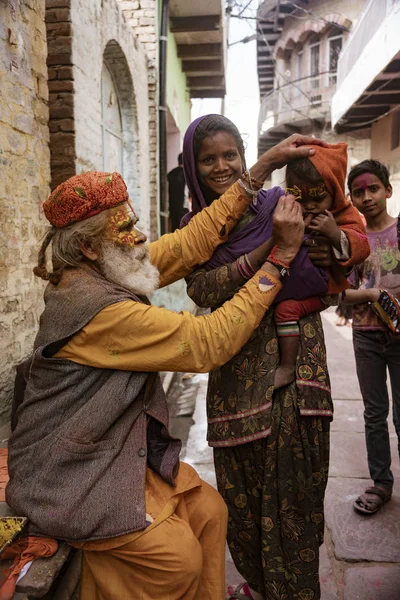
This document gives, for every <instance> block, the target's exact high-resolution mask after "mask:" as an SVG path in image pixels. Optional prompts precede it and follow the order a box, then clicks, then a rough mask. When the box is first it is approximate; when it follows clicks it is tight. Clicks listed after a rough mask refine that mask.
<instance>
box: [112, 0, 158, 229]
mask: <svg viewBox="0 0 400 600" xmlns="http://www.w3.org/2000/svg"><path fill="white" fill-rule="evenodd" d="M117 1H118V4H119V5H120V7H121V10H122V12H123V14H124V17H125V19H126V22H127V23H128V24H129V25H130V26H131V27H132V28H133V29H134V31H135V34H136V35H137V37H138V39H139V42H140V44H141V45H142V46H143V48H144V50H145V52H146V55H147V61H148V88H147V91H148V103H149V131H148V136H149V161H150V179H149V185H150V188H149V199H150V235H151V239H153V240H154V239H156V238H157V237H158V233H159V231H158V213H159V206H158V166H157V165H158V152H157V147H158V126H157V125H158V114H157V108H158V83H157V82H158V78H157V70H158V42H157V40H158V20H157V1H156V0H117Z"/></svg>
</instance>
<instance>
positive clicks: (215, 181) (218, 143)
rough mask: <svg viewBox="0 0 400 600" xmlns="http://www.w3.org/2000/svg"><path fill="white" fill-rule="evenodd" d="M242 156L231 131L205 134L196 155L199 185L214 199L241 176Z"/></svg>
mask: <svg viewBox="0 0 400 600" xmlns="http://www.w3.org/2000/svg"><path fill="white" fill-rule="evenodd" d="M243 165H244V157H242V156H241V155H240V153H239V150H238V147H237V143H236V140H235V138H234V136H233V135H232V134H231V133H228V132H226V131H217V132H216V133H215V134H214V135H212V134H211V135H207V137H206V138H205V139H204V140H203V142H202V144H201V147H200V151H199V153H198V155H197V161H196V167H197V171H198V174H199V179H200V185H201V186H202V187H204V188H205V189H206V190H208V193H207V196H214V197H213V198H212V199H211V201H212V200H215V199H216V198H218V197H219V196H221V195H222V194H223V193H224V192H226V190H227V189H229V188H230V187H231V185H233V184H234V183H235V181H237V180H238V178H239V177H240V176H241V174H242V171H243Z"/></svg>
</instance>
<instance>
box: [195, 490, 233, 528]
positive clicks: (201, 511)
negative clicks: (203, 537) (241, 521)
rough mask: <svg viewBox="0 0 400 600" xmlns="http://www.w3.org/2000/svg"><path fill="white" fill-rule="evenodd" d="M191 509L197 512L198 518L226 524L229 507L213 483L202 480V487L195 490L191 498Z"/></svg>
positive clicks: (208, 521)
mask: <svg viewBox="0 0 400 600" xmlns="http://www.w3.org/2000/svg"><path fill="white" fill-rule="evenodd" d="M190 507H191V508H190V511H191V512H192V513H193V510H194V511H195V514H196V520H200V521H204V522H207V523H210V522H211V523H215V524H219V525H223V526H224V527H225V526H226V524H227V522H228V509H227V507H226V504H225V502H224V500H223V498H222V496H221V495H220V494H219V492H217V490H216V489H214V488H213V487H212V486H211V485H209V484H208V483H206V482H205V481H202V486H201V488H197V489H196V490H193V493H192V495H191V498H190Z"/></svg>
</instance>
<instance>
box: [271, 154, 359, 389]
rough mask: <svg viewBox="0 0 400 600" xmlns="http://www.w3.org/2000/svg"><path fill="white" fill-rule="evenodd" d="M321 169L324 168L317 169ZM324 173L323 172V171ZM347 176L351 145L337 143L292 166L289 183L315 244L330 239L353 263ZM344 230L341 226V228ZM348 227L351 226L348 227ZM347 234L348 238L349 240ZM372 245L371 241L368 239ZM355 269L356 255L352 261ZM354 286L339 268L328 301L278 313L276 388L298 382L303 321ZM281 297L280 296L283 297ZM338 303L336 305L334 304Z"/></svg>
mask: <svg viewBox="0 0 400 600" xmlns="http://www.w3.org/2000/svg"><path fill="white" fill-rule="evenodd" d="M317 167H318V168H317ZM318 169H320V170H318ZM345 176H346V146H345V144H336V145H331V146H329V149H324V151H323V152H322V153H317V154H316V156H315V157H313V158H312V159H302V160H298V161H294V162H292V163H290V164H289V165H288V166H287V169H286V184H287V186H288V187H287V189H286V191H287V192H288V193H291V194H293V195H294V196H295V197H296V199H297V201H298V202H299V203H300V204H301V206H302V209H303V215H304V220H305V223H306V233H307V234H309V238H310V242H309V243H310V244H311V245H313V244H314V243H315V244H317V240H316V237H315V236H323V237H325V238H326V239H328V240H329V242H330V243H331V245H332V248H333V252H334V254H335V258H336V259H337V261H338V262H339V264H340V262H342V264H344V263H346V264H349V258H350V241H349V238H348V235H352V234H353V235H354V231H353V232H351V233H350V232H349V230H348V226H349V225H350V223H354V220H355V219H356V215H355V211H354V208H353V207H352V206H351V204H350V201H349V200H348V199H347V198H346V197H345V195H344V185H345ZM339 225H340V226H339ZM346 226H347V227H346ZM346 231H347V235H346ZM365 241H366V240H365ZM352 259H353V260H352V261H351V262H352V264H354V256H352ZM347 287H348V283H347V281H346V280H345V278H344V277H343V276H340V273H339V272H338V269H337V267H336V268H335V269H334V270H333V271H332V270H331V273H330V280H329V282H327V286H326V294H327V295H326V296H322V295H318V296H311V297H309V298H305V299H304V300H286V301H283V302H281V303H280V304H278V306H277V307H276V309H275V322H276V325H277V335H278V341H279V349H280V365H279V367H278V368H277V370H276V374H275V388H279V387H282V386H284V385H287V384H288V383H290V382H291V381H293V379H294V377H295V365H296V358H297V353H298V341H299V335H300V330H299V324H298V322H299V320H300V319H301V318H302V317H304V316H305V315H307V314H310V313H311V312H315V311H322V310H324V309H325V308H327V306H329V304H331V303H335V301H336V303H337V297H336V296H335V297H334V298H333V299H332V297H331V296H330V295H331V294H335V295H336V294H337V293H338V292H340V291H343V290H345V289H346V288H347ZM278 298H279V297H278ZM332 300H333V301H332Z"/></svg>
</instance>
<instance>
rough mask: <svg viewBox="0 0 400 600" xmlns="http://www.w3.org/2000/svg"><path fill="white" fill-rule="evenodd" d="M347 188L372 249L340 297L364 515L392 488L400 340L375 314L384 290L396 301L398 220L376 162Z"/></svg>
mask: <svg viewBox="0 0 400 600" xmlns="http://www.w3.org/2000/svg"><path fill="white" fill-rule="evenodd" d="M348 187H349V191H350V194H351V197H352V200H353V203H354V205H355V206H356V208H358V210H359V211H360V212H361V213H362V214H363V215H364V216H365V219H366V222H367V236H368V240H369V243H370V247H371V254H370V256H369V258H368V259H367V260H366V261H365V262H364V263H363V264H362V265H359V266H358V267H355V269H354V271H353V273H352V276H351V282H352V284H354V287H356V288H358V289H353V290H348V291H347V292H345V293H344V298H343V299H344V302H345V303H346V304H353V305H354V308H353V344H354V353H355V358H356V366H357V376H358V381H359V384H360V389H361V394H362V398H363V402H364V407H365V411H364V421H365V436H366V444H367V454H368V467H369V472H370V476H371V479H372V480H373V482H374V485H373V487H369V488H367V489H366V490H365V492H364V494H362V495H361V496H359V497H358V498H357V499H356V500H355V502H354V508H355V509H356V510H357V511H358V512H361V513H364V514H373V513H376V512H377V511H378V510H379V509H380V508H381V507H382V506H383V505H384V504H385V502H387V501H388V500H390V498H391V495H392V488H393V474H392V471H391V470H390V463H391V456H390V443H389V432H388V424H387V417H388V413H389V397H388V390H387V385H386V369H387V368H388V369H389V374H390V382H391V386H392V395H393V421H394V425H395V429H396V433H397V436H398V438H399V437H400V336H398V335H395V334H393V333H392V332H391V331H390V329H389V328H388V327H387V326H386V325H385V323H384V322H383V321H382V320H381V318H380V317H379V316H378V314H376V313H375V312H374V310H373V305H374V303H377V301H378V300H379V298H380V297H381V295H384V292H389V294H391V295H392V296H393V297H394V298H397V299H400V252H399V245H398V236H397V219H395V218H393V217H391V216H390V215H389V214H388V212H387V207H386V203H387V199H388V198H390V197H391V195H392V186H391V185H390V182H389V172H388V170H387V168H386V167H385V166H384V165H383V164H382V163H380V162H379V161H377V160H364V161H363V162H361V163H359V164H358V165H356V166H355V167H353V168H352V169H351V171H350V173H349V176H348Z"/></svg>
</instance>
